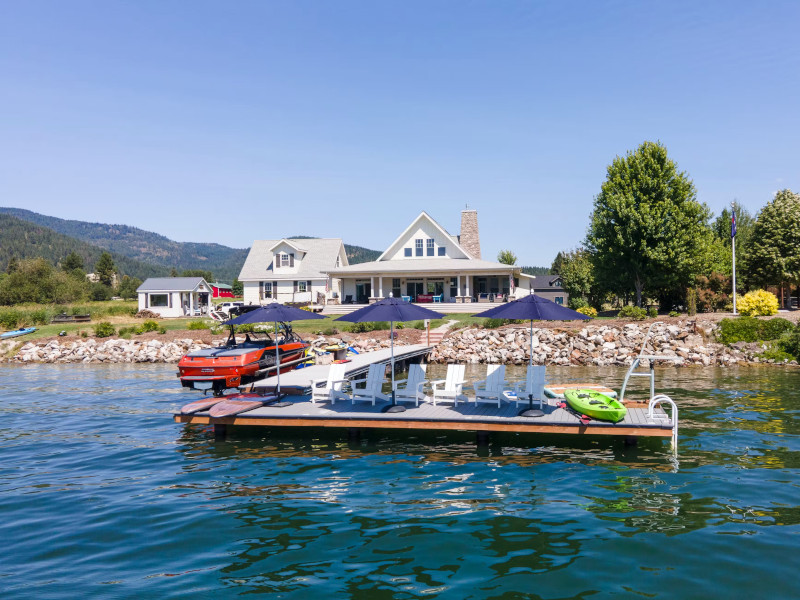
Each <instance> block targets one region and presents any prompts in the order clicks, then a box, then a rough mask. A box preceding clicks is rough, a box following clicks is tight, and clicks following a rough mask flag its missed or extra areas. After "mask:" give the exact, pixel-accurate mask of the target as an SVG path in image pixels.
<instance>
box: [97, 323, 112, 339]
mask: <svg viewBox="0 0 800 600" xmlns="http://www.w3.org/2000/svg"><path fill="white" fill-rule="evenodd" d="M115 333H117V330H116V329H114V326H113V325H112V324H111V323H109V322H108V321H103V322H101V323H98V324H97V325H95V326H94V335H95V337H99V338H104V337H111V336H112V335H114V334H115Z"/></svg>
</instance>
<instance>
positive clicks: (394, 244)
mask: <svg viewBox="0 0 800 600" xmlns="http://www.w3.org/2000/svg"><path fill="white" fill-rule="evenodd" d="M422 220H427V221H428V222H429V223H431V225H433V226H434V227H435V228H436V229H438V230H439V231H440V232H441V234H442V235H443V236H445V237H446V238H447V239H449V240H452V242H453V243H454V244H455V245H456V246H457V247H458V249H459V250H461V252H463V253H464V255H465V256H466V257H467V258H475V257H474V256H472V255H471V254H470V253H469V252H467V251H466V250H464V247H463V246H462V245H461V244H460V243H459V241H458V237H457V236H454V235H450V234H449V233H447V231H446V230H445V228H444V227H442V226H441V225H439V223H437V222H436V219H434V218H433V217H432V216H430V215H429V214H428V213H426V212H425V211H424V210H423V211H422V212H421V213H419V215H418V216H417V218H416V219H414V220H413V221H411V224H410V225H409V226H408V227H406V228H405V229H404V230H403V233H401V234H400V235H399V236H397V237H396V238H395V240H394V241H393V242H392V243H391V244H389V247H388V248H386V250H385V251H384V253H383V254H381V255H380V256H379V257H378V258H377V259H376V260H377V261H378V262H380V261H383V260H388V258H387V255H391V254H392V250H394V249H395V248H396V247H397V245H398V244H400V242H402V241H403V240H404V239H405V238H406V236H407V235H408V234H409V232H410V231H411V230H412V228H413V227H414V226H415V225H416V224H417V223H419V222H420V221H422Z"/></svg>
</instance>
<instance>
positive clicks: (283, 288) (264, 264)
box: [239, 238, 348, 304]
mask: <svg viewBox="0 0 800 600" xmlns="http://www.w3.org/2000/svg"><path fill="white" fill-rule="evenodd" d="M347 265H348V262H347V254H346V253H345V250H344V244H343V243H342V240H341V239H338V238H328V239H324V238H323V239H319V238H284V239H281V240H256V241H255V242H253V247H252V248H250V253H249V254H248V255H247V259H246V260H245V262H244V266H243V267H242V272H241V273H240V274H239V281H241V282H242V285H243V287H244V303H245V304H266V303H268V302H273V301H277V302H282V303H287V302H298V303H310V302H319V301H320V300H327V299H331V298H337V297H338V296H339V287H338V282H336V281H331V280H330V279H329V278H328V275H327V274H326V271H328V270H330V269H335V268H338V267H342V266H345V267H346V266H347Z"/></svg>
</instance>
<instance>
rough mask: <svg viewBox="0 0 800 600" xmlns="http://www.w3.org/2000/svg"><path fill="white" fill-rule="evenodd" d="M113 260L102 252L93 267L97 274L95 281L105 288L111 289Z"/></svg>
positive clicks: (113, 268)
mask: <svg viewBox="0 0 800 600" xmlns="http://www.w3.org/2000/svg"><path fill="white" fill-rule="evenodd" d="M115 270H116V267H115V266H114V259H113V258H111V255H110V254H109V253H108V252H103V253H102V254H101V255H100V258H99V259H98V260H97V264H95V266H94V272H95V273H96V274H97V279H98V281H99V282H100V283H102V284H103V285H105V286H109V287H111V285H113V283H114V272H115Z"/></svg>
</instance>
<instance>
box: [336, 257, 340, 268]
mask: <svg viewBox="0 0 800 600" xmlns="http://www.w3.org/2000/svg"><path fill="white" fill-rule="evenodd" d="M340 264H341V261H340V260H339V257H338V256H337V257H336V266H337V267H338V266H339V265H340Z"/></svg>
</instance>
